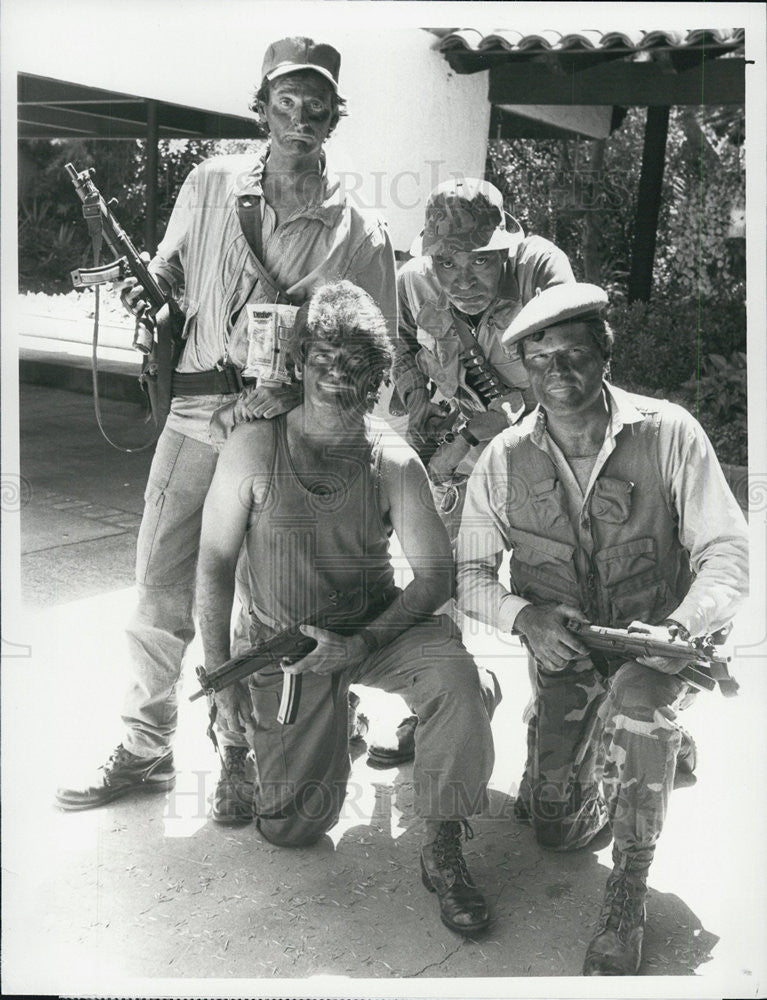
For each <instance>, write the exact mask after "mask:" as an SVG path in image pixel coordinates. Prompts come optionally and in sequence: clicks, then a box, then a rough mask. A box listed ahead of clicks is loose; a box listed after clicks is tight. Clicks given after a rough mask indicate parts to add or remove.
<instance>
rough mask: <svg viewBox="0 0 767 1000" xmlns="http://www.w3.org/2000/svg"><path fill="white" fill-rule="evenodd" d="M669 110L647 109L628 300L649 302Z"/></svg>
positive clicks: (664, 107) (655, 107) (661, 107)
mask: <svg viewBox="0 0 767 1000" xmlns="http://www.w3.org/2000/svg"><path fill="white" fill-rule="evenodd" d="M668 118H669V108H668V106H667V105H661V106H654V107H650V108H648V109H647V122H646V124H645V133H644V147H643V149H642V172H641V174H640V176H639V189H638V191H637V204H636V221H635V223H634V243H633V246H632V248H631V272H630V274H629V287H628V300H629V302H635V301H636V300H637V299H639V300H641V301H642V302H649V300H650V292H651V290H652V268H653V262H654V260H655V240H656V236H657V232H658V215H659V213H660V202H661V189H662V187H663V169H664V167H665V164H666V137H667V135H668Z"/></svg>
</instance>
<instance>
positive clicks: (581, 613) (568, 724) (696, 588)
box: [458, 284, 748, 975]
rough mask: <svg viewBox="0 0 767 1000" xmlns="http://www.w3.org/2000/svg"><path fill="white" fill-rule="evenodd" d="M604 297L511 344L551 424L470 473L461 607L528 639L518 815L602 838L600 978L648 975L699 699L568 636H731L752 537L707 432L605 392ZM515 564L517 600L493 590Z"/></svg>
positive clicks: (568, 300)
mask: <svg viewBox="0 0 767 1000" xmlns="http://www.w3.org/2000/svg"><path fill="white" fill-rule="evenodd" d="M606 304H607V296H606V295H605V293H604V292H603V291H602V289H600V288H597V287H596V286H594V285H582V284H568V285H561V286H559V287H556V288H549V289H546V290H544V291H543V292H541V293H540V295H539V296H538V297H537V298H535V299H533V300H532V301H531V302H530V303H529V304H528V305H526V306H525V307H524V308H523V309H522V311H521V312H520V313H519V314H518V315H517V317H516V318H515V319H514V321H513V322H512V324H511V326H510V327H509V328H508V330H507V331H506V334H505V336H504V342H505V344H506V345H512V344H517V345H518V346H519V352H520V356H521V358H522V363H523V364H524V366H525V369H526V371H527V373H528V375H529V378H530V385H531V388H532V390H533V392H534V393H535V397H536V399H537V400H538V407H537V409H536V410H534V411H533V413H531V414H530V415H529V416H528V417H527V418H526V419H525V421H524V422H523V423H522V424H520V425H519V426H518V427H517V428H510V429H509V430H507V431H504V432H503V433H502V434H501V435H499V436H498V437H497V438H495V440H494V441H492V442H491V444H490V445H489V447H488V448H487V450H486V451H485V452H484V454H483V455H482V457H481V459H480V460H479V462H478V464H477V466H476V468H475V470H474V472H473V473H472V475H471V478H470V482H469V488H468V494H467V502H466V507H465V510H464V515H463V521H462V523H461V531H460V534H459V540H458V603H459V606H460V607H461V608H462V610H463V611H464V612H466V613H467V614H468V615H470V616H472V617H475V618H479V619H480V620H483V621H486V622H489V623H491V624H493V625H495V626H496V627H497V628H498V629H500V630H501V631H505V632H512V633H513V634H515V635H519V636H521V638H522V641H523V642H524V644H525V646H526V647H527V649H528V653H529V657H530V660H531V665H532V667H533V669H534V673H535V678H536V711H535V716H534V717H533V719H532V721H531V723H530V726H529V734H528V761H527V766H526V770H525V775H524V778H523V781H522V785H521V788H520V796H519V799H518V801H517V815H518V817H521V818H525V819H528V820H529V821H530V823H531V824H532V827H533V830H534V831H535V836H536V838H537V840H538V841H539V842H540V843H541V844H542V845H544V846H545V847H549V848H551V849H553V850H560V851H564V850H574V849H576V848H579V847H583V846H584V845H586V844H588V843H589V842H590V841H591V840H592V838H593V837H594V835H595V834H596V833H597V832H598V831H599V830H600V829H601V828H602V827H603V826H604V825H605V824H607V823H609V824H610V826H611V831H612V835H613V862H614V869H613V871H612V873H611V874H610V876H609V878H608V881H607V890H606V894H605V901H604V907H603V910H602V913H601V917H600V920H599V924H598V927H597V932H596V934H595V936H594V937H593V939H592V941H591V943H590V944H589V947H588V950H587V954H586V960H585V965H584V973H585V974H586V975H621V974H625V975H633V974H634V973H636V972H637V971H638V969H639V965H640V962H641V948H642V937H643V930H644V919H645V910H644V901H645V895H646V891H647V890H646V879H647V872H648V869H649V867H650V863H651V861H652V858H653V852H654V850H655V845H656V843H657V841H658V838H659V836H660V833H661V829H662V827H663V821H664V818H665V815H666V808H667V805H668V799H669V795H670V794H671V789H672V787H673V784H674V774H675V771H676V767H677V758H678V756H679V753H680V749H682V744H683V732H682V730H681V729H680V727H679V726H678V724H677V722H676V718H677V712H678V710H679V709H680V708H681V707H684V706H685V704H686V703H689V700H690V697H691V690H690V688H689V686H688V685H687V684H686V683H685V682H684V681H683V680H682V679H681V678H680V677H678V676H676V675H675V671H676V670H678V669H681V667H682V666H683V665H684V664H683V661H679V660H676V661H675V660H671V659H665V658H660V657H644V658H640V659H638V660H631V661H629V662H626V658H625V657H620V656H602V655H600V654H599V653H592V654H589V653H588V651H587V650H586V648H585V647H584V646H583V645H582V643H581V642H580V641H579V639H578V638H577V636H576V635H575V634H574V633H573V632H571V631H570V630H568V628H567V627H566V623H567V621H568V619H573V618H574V619H580V620H582V621H590V622H592V623H594V624H597V625H603V626H611V627H619V628H623V627H626V626H629V625H631V624H634V625H636V626H637V627H647V628H648V629H649V630H650V632H651V633H653V634H657V635H658V636H659V637H663V638H669V637H670V636H671V635H673V634H681V635H682V637H684V638H687V637H692V638H696V637H698V636H702V635H705V634H709V633H713V632H714V631H716V630H718V629H720V628H722V626H724V625H726V624H727V623H728V622H729V621H730V619H731V618H732V616H733V614H734V613H735V611H736V610H737V608H738V606H739V604H740V603H741V601H742V599H743V598H744V596H745V594H746V588H747V572H748V545H747V532H746V524H745V519H744V517H743V514H742V513H741V511H740V509H739V507H738V505H737V503H736V501H735V499H734V497H733V495H732V493H731V492H730V490H729V488H728V486H727V484H726V482H725V479H724V476H723V474H722V470H721V468H720V466H719V463H718V461H717V459H716V456H715V454H714V452H713V450H712V448H711V443H710V442H709V440H708V438H707V437H706V435H705V433H704V432H703V429H702V428H701V427H700V425H699V424H698V422H697V421H696V420H695V419H694V418H693V417H692V416H691V415H690V414H689V413H688V412H687V411H686V410H684V409H683V408H681V407H679V406H676V405H674V404H671V403H668V402H666V401H663V400H657V399H648V398H644V397H641V396H637V395H634V394H632V393H628V392H624V391H623V390H621V389H618V388H617V387H615V386H613V385H611V384H609V383H608V382H607V381H605V376H606V372H607V367H608V364H609V360H610V353H611V347H612V339H613V338H612V332H611V331H610V329H609V327H608V326H607V324H606V323H605V321H604V319H603V318H602V313H603V311H604V308H605V306H606ZM504 550H506V551H509V550H510V551H511V561H510V582H509V586H508V588H507V587H505V586H503V585H502V584H501V583H500V582H499V580H498V568H499V564H500V560H501V556H502V553H503V552H504Z"/></svg>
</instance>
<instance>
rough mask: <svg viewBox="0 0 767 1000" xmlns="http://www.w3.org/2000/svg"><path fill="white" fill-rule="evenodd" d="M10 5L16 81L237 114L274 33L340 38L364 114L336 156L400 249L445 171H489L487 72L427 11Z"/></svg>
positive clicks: (165, 3) (336, 142)
mask: <svg viewBox="0 0 767 1000" xmlns="http://www.w3.org/2000/svg"><path fill="white" fill-rule="evenodd" d="M387 11H388V12H387ZM6 13H7V22H6V27H7V28H10V29H11V38H12V45H10V46H8V47H7V48H6V49H5V50H4V52H3V56H4V63H5V65H4V71H3V78H4V80H7V81H8V82H9V83H10V82H11V80H12V76H11V74H13V73H15V72H19V71H24V72H29V73H35V74H39V75H41V76H50V77H54V78H57V79H63V80H70V81H73V82H76V83H84V84H91V85H93V86H98V87H105V88H109V89H113V90H117V91H123V92H126V93H129V94H136V95H139V96H145V97H153V98H157V99H160V100H165V101H173V102H176V103H180V104H190V105H193V106H196V107H201V108H208V109H214V110H219V111H222V112H227V113H232V114H248V113H249V112H248V110H247V105H248V101H249V98H250V95H251V94H252V92H253V89H254V85H255V84H257V82H258V79H259V77H260V69H261V61H262V58H263V54H264V50H265V48H266V46H267V45H268V43H269V42H270V41H272V40H273V39H275V38H280V37H283V36H285V35H289V34H308V35H313V36H314V37H316V38H322V39H324V40H327V41H330V42H332V43H334V44H335V45H336V46H337V47H338V48H339V50H340V51H341V54H342V64H341V87H342V91H343V92H344V94H345V96H346V97H347V99H348V101H349V111H350V114H349V117H348V118H347V119H345V120H343V121H342V122H341V123H340V125H339V127H338V130H337V132H336V134H335V135H334V136H333V138H332V139H331V140H330V143H329V147H328V153H329V157H330V158H331V162H332V163H333V165H334V167H335V168H336V169H339V170H341V171H343V173H344V184H345V186H346V187H347V190H348V191H349V192H350V193H351V194H352V195H353V196H354V197H355V198H356V199H358V201H359V203H360V204H361V205H364V206H367V207H377V208H378V209H379V210H380V211H381V212H382V213H383V214H384V216H385V217H386V218H387V220H388V222H389V226H390V230H391V234H392V239H393V242H394V245H395V247H396V248H398V249H407V247H408V246H409V245H410V242H411V240H412V238H413V236H414V235H415V234H416V232H417V231H418V230H419V229H420V224H421V217H422V211H423V202H424V200H425V197H426V196H427V195H428V192H429V190H430V188H431V187H432V186H433V185H434V184H436V183H438V182H439V181H440V180H443V179H445V178H446V177H448V176H449V175H450V174H451V173H452V172H458V173H462V174H469V175H476V174H480V175H481V174H482V172H483V171H484V163H485V152H486V145H487V131H488V121H489V114H490V109H489V105H488V102H487V74H485V73H481V74H477V75H472V76H458V75H456V74H454V73H453V72H452V71H451V69H450V67H449V65H448V64H447V62H446V61H445V59H444V58H443V57H442V56H440V55H438V54H437V53H436V52H434V51H433V46H434V43H435V37H434V36H433V35H431V34H430V33H428V32H426V31H423V30H422V29H420V28H419V27H417V26H416V25H417V24H418V23H419V22H417V21H416V22H415V23H414V24H413V25H412V26H399V27H394V26H393V25H394V23H397V24H400V23H401V22H400V21H396V22H395V21H394V19H393V18H392V17H391V14H390V8H388V5H386V9H385V7H384V5H381V6H380V7H379V5H377V4H354V3H346V4H334V3H323V4H306V5H296V4H290V5H289V4H282V5H273V4H270V3H261V2H259V3H256V2H251V0H248V2H242V0H218V2H216V3H212V2H210V0H162V2H158V0H132V2H131V3H130V4H124V3H114V2H109V3H107V2H104V0H98V2H97V0H71V2H69V3H61V2H60V0H29V2H28V3H27V4H20V3H14V4H12V6H11V9H10V10H9V11H7V12H6ZM425 23H431V21H430V19H429V18H428V17H426V22H425ZM14 29H15V30H14ZM11 85H12V86H15V81H13V82H12V83H11Z"/></svg>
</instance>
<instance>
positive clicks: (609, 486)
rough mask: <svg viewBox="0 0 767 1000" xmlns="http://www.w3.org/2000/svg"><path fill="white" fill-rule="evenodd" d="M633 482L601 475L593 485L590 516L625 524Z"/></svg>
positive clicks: (606, 521)
mask: <svg viewBox="0 0 767 1000" xmlns="http://www.w3.org/2000/svg"><path fill="white" fill-rule="evenodd" d="M633 490H634V484H633V483H631V482H628V481H627V480H625V479H611V478H610V477H609V476H602V477H601V478H600V479H598V480H597V481H596V484H595V485H594V492H593V494H592V497H591V516H592V517H595V518H597V519H598V520H600V521H604V522H605V523H607V524H625V522H626V521H628V519H629V514H630V513H631V494H632V492H633Z"/></svg>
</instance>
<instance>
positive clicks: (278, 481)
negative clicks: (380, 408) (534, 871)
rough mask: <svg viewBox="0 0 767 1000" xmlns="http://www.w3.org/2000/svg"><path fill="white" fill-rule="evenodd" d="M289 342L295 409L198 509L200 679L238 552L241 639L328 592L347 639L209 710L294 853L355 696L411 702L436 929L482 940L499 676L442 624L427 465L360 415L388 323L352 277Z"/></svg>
mask: <svg viewBox="0 0 767 1000" xmlns="http://www.w3.org/2000/svg"><path fill="white" fill-rule="evenodd" d="M295 332H296V343H295V347H294V348H293V357H294V361H295V365H296V371H297V374H298V376H299V377H300V378H302V380H303V385H304V395H303V402H302V403H301V405H300V406H298V407H297V408H296V409H293V410H291V411H290V412H288V413H286V414H284V415H281V416H278V417H276V418H275V419H274V420H271V421H263V420H256V421H252V422H250V423H245V424H242V425H240V426H238V427H236V428H235V430H234V432H233V433H232V435H231V436H230V438H229V439H228V441H227V442H226V444H225V445H224V447H223V449H222V451H221V456H220V459H219V463H218V467H217V469H216V473H215V475H214V477H213V483H212V485H211V488H210V492H209V494H208V498H207V500H206V502H205V511H204V514H203V524H202V540H201V547H200V567H199V581H198V597H197V601H198V607H199V611H200V628H201V631H202V639H203V645H204V648H205V666H206V669H207V670H208V671H210V670H213V669H215V668H216V667H218V666H219V665H220V664H221V663H223V662H224V661H226V660H228V659H229V658H230V656H231V655H232V654H233V653H235V655H236V652H237V651H233V650H232V649H231V640H230V620H231V614H232V601H233V597H234V593H235V572H236V569H237V563H238V556H239V555H240V552H241V549H242V545H243V542H245V545H246V550H247V560H246V568H245V572H246V573H247V586H246V588H245V589H246V593H247V608H248V611H247V612H246V613H245V616H246V617H247V626H248V628H249V632H250V641H251V642H256V641H260V640H262V639H263V638H265V637H268V636H269V635H270V634H273V633H274V631H279V630H282V629H285V628H287V627H289V626H292V625H294V624H295V623H296V622H299V621H302V620H303V619H305V618H306V617H307V616H309V615H311V614H313V613H315V612H316V611H317V609H319V608H322V607H324V606H326V605H327V603H328V597H329V595H331V594H333V593H336V594H341V595H350V594H351V595H355V596H356V598H357V599H356V603H355V607H356V609H357V610H356V612H355V614H354V618H353V620H354V621H355V622H356V623H357V627H356V628H355V629H354V632H353V633H352V634H349V633H345V634H339V632H338V631H333V630H332V628H333V626H332V625H331V626H330V630H328V629H325V628H315V627H311V626H302V628H301V631H302V632H303V633H304V634H305V635H307V636H309V637H311V638H312V639H314V640H316V643H317V644H316V647H315V648H314V649H313V651H312V652H310V653H308V654H307V655H305V656H304V657H303V658H301V659H299V660H298V661H297V662H294V663H293V664H292V665H288V664H287V663H285V664H283V669H282V670H281V669H277V670H276V671H271V672H269V671H267V670H265V671H260V672H259V673H257V674H252V675H251V677H250V679H249V684H246V683H240V684H235V685H233V686H232V687H231V688H228V689H225V690H224V691H222V692H221V693H219V694H217V695H215V701H216V706H217V708H218V711H219V713H221V714H223V715H225V716H226V718H227V722H228V726H229V729H230V730H232V731H237V730H239V731H241V732H243V733H247V734H248V736H249V738H250V740H251V742H252V745H253V749H254V751H255V757H256V767H257V773H258V783H257V793H256V813H257V819H256V822H257V825H258V828H259V830H260V832H261V834H262V835H263V836H264V837H265V838H266V839H267V840H269V841H270V842H272V843H275V844H280V845H282V846H302V845H306V844H311V843H313V842H315V841H316V840H318V839H319V838H320V837H321V836H322V835H323V834H324V833H325V832H326V831H327V830H329V829H330V828H331V827H332V826H333V825H334V824H335V823H336V821H337V819H338V816H339V813H340V810H341V807H342V804H343V801H344V798H345V795H346V781H347V779H348V776H349V770H350V768H349V754H348V747H347V697H346V693H347V691H348V687H349V684H352V683H361V684H365V685H368V686H374V687H379V688H381V689H382V690H384V691H388V692H391V693H395V694H401V695H402V696H403V697H406V698H407V700H408V703H409V704H411V705H412V706H413V708H414V709H415V710H416V711H417V713H418V717H419V720H420V721H419V726H418V740H417V745H416V756H415V765H414V771H413V783H414V789H415V799H416V812H417V814H418V816H419V817H420V818H421V819H422V820H423V826H424V835H423V847H422V851H421V875H422V879H423V882H424V884H425V886H426V887H427V889H429V890H430V891H432V892H435V893H436V894H437V897H438V899H439V905H440V915H441V919H442V921H443V923H445V924H446V925H447V926H448V927H450V928H451V929H452V930H454V931H457V932H459V933H464V934H469V933H474V932H476V931H479V930H481V929H483V928H484V927H486V926H487V923H488V912H487V907H486V904H485V901H484V899H483V897H482V894H481V893H480V891H479V890H478V889H477V888H476V887H475V886H474V884H473V882H472V880H471V877H470V875H469V873H468V870H467V868H466V863H465V861H464V859H463V855H462V852H461V832H462V824H463V826H466V822H465V817H466V816H467V815H471V814H472V813H474V812H478V811H479V810H480V809H481V808H482V805H483V802H484V798H485V789H486V784H487V781H488V779H489V777H490V773H491V770H492V765H493V743H492V735H491V732H490V719H489V715H490V714H491V713H492V710H493V708H494V706H495V704H496V702H497V698H498V695H497V690H496V687H495V679H494V678H493V677H492V675H491V674H489V673H487V671H478V669H477V667H476V665H475V664H474V662H473V660H472V659H471V657H470V656H469V654H468V653H467V652H466V650H465V649H464V647H463V645H462V643H461V641H460V634H459V633H458V631H457V629H456V628H455V626H454V625H453V623H452V621H451V620H450V619H449V618H448V617H447V616H441V617H435V616H434V611H435V610H436V609H437V608H438V607H439V606H440V605H441V604H443V603H444V602H445V601H446V600H447V599H448V598H449V597H450V596H451V594H452V592H453V583H454V568H453V559H452V553H451V550H450V543H449V541H448V537H447V533H446V532H445V529H444V527H443V525H442V523H441V522H440V519H439V517H438V516H437V514H436V512H435V510H434V508H433V506H432V504H431V503H430V502H424V489H425V486H426V475H425V472H424V469H423V465H422V464H421V462H420V461H419V459H418V457H417V456H416V454H415V453H414V452H413V451H412V450H411V449H410V448H408V447H407V446H406V445H405V443H404V442H403V441H402V440H401V439H400V438H399V437H397V436H396V435H393V434H392V433H391V431H389V432H388V434H387V433H386V431H384V434H383V435H382V433H381V429H380V427H379V429H378V430H376V428H375V426H374V425H373V423H372V422H371V421H370V420H369V418H368V416H367V413H368V412H369V411H370V410H371V409H372V408H373V406H374V404H375V401H376V399H377V396H378V391H379V388H380V385H381V383H382V381H383V379H384V377H385V376H386V375H387V374H388V369H389V366H390V364H391V351H390V342H389V340H388V337H387V334H386V324H385V323H384V320H383V318H382V316H381V313H380V311H379V310H378V309H377V307H376V306H375V304H374V302H373V301H372V299H371V298H370V296H369V295H367V294H366V293H365V292H363V291H362V290H361V289H359V288H356V287H355V286H354V285H352V284H350V283H349V282H345V281H344V282H339V283H336V284H330V285H327V286H325V287H323V288H321V289H319V290H318V291H317V292H315V293H314V295H313V297H312V299H311V300H310V302H309V303H308V306H305V307H303V308H302V310H301V311H300V313H299V316H298V320H297V324H296V331H295ZM384 427H385V425H384ZM392 531H393V532H394V533H395V534H396V536H397V539H398V540H399V542H400V544H401V546H402V550H403V552H404V554H405V557H406V558H407V560H408V562H409V564H410V567H411V569H412V571H413V579H412V582H411V583H409V584H408V586H407V587H405V589H404V590H399V588H397V587H396V586H395V584H394V572H393V567H392V562H391V556H390V552H389V536H390V534H391V532H392ZM242 603H243V608H244V607H245V602H242ZM239 631H243V630H238V632H239ZM283 670H286V671H287V672H288V673H290V674H297V675H299V676H300V678H301V681H302V683H301V696H300V703H299V709H298V715H297V718H296V720H295V723H294V724H291V725H280V723H279V722H278V721H277V709H278V705H279V702H280V691H281V688H282V683H283Z"/></svg>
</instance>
